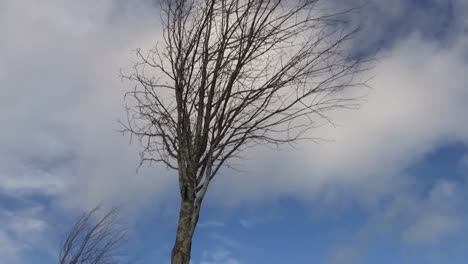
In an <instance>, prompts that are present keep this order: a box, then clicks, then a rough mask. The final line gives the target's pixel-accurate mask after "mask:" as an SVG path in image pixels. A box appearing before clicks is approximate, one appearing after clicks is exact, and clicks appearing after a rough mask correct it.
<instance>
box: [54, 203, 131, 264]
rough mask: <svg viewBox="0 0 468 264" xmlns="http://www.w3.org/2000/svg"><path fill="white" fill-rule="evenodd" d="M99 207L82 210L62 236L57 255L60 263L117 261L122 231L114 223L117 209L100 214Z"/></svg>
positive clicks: (122, 236)
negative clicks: (68, 230)
mask: <svg viewBox="0 0 468 264" xmlns="http://www.w3.org/2000/svg"><path fill="white" fill-rule="evenodd" d="M98 212H99V207H96V208H94V209H92V210H90V211H88V212H86V213H83V214H82V215H81V216H80V217H79V218H78V219H77V220H76V222H75V223H74V224H73V226H72V228H71V230H70V232H69V233H68V235H67V236H66V238H65V240H64V242H63V243H62V247H61V250H60V255H59V263H60V264H117V263H119V262H118V257H119V253H118V248H119V246H121V244H122V242H123V241H125V239H126V230H125V229H124V228H123V227H122V226H121V225H120V224H119V222H118V210H117V209H116V208H114V209H111V210H110V211H108V212H107V213H105V214H104V215H102V216H99V215H98Z"/></svg>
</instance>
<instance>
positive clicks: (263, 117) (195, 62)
mask: <svg viewBox="0 0 468 264" xmlns="http://www.w3.org/2000/svg"><path fill="white" fill-rule="evenodd" d="M162 1H163V2H162V6H161V20H162V25H163V29H164V31H163V35H164V40H163V44H164V45H163V48H158V47H157V46H156V47H155V48H154V49H152V50H150V51H149V52H148V53H146V52H145V53H143V52H142V51H141V50H138V51H137V57H138V62H137V63H136V64H135V66H134V68H133V69H134V71H133V72H132V74H129V75H125V76H124V78H128V79H130V80H131V81H133V82H134V83H136V85H135V87H134V89H132V90H131V91H129V92H128V93H127V94H126V99H127V100H128V101H127V112H128V120H127V121H128V122H127V123H125V124H124V125H125V130H126V131H128V132H130V133H131V134H132V135H133V136H136V137H137V138H138V139H139V141H140V143H141V146H142V151H141V162H142V163H144V162H162V163H164V164H165V165H166V166H167V167H168V168H171V169H174V170H177V172H178V179H179V187H180V196H181V205H180V214H179V220H178V221H179V222H178V228H177V235H176V240H175V245H174V247H173V250H172V257H171V258H172V263H173V264H188V263H189V261H190V254H191V244H192V237H193V235H194V232H195V228H196V225H197V222H198V218H199V214H200V209H201V205H202V202H203V199H204V197H205V195H206V192H207V190H208V187H209V185H210V182H211V181H212V180H213V178H214V176H215V175H217V173H218V171H219V170H220V169H221V168H222V167H224V166H226V165H229V163H228V162H229V161H230V160H232V159H233V158H236V157H239V154H240V153H241V152H242V151H243V150H245V149H246V148H249V147H252V146H255V145H257V144H275V145H279V144H283V143H294V142H296V141H297V140H299V139H306V138H307V136H306V134H305V133H306V132H307V131H308V130H309V129H311V128H314V127H316V126H317V124H318V123H317V120H320V119H321V121H323V119H326V111H328V110H332V109H336V108H351V107H355V106H356V101H355V100H353V98H347V97H346V96H345V94H346V91H344V90H345V89H346V88H350V87H354V86H361V85H363V83H361V82H360V81H357V80H355V78H354V77H355V76H356V73H358V72H359V71H361V70H363V68H362V67H361V66H360V65H361V64H362V63H363V61H360V60H357V59H356V58H353V56H352V54H351V53H350V52H348V51H347V49H346V47H345V46H344V43H345V42H346V41H347V40H349V39H350V38H351V37H352V36H353V35H354V34H355V33H356V32H357V31H358V30H357V29H356V28H351V29H349V28H348V27H349V25H348V24H347V23H346V21H341V20H340V19H341V18H342V17H343V15H344V14H345V13H347V12H350V10H347V11H345V12H335V13H330V11H329V10H325V9H322V8H319V7H318V2H319V1H318V0H288V1H286V0H162ZM140 165H141V164H140Z"/></svg>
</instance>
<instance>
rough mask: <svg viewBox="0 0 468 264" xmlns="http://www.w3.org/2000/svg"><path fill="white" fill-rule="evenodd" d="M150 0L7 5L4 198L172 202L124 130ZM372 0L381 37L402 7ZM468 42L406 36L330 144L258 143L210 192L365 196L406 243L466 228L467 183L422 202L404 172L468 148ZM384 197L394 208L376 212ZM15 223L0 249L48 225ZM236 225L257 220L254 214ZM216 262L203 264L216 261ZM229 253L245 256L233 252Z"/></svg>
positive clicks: (1, 102)
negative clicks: (272, 146)
mask: <svg viewBox="0 0 468 264" xmlns="http://www.w3.org/2000/svg"><path fill="white" fill-rule="evenodd" d="M150 2H151V1H149V0H148V1H144V0H140V1H132V3H131V4H129V3H127V2H126V1H120V0H105V1H92V0H84V1H72V0H66V1H60V0H46V1H41V2H40V3H38V2H37V1H31V0H29V1H27V0H24V1H15V0H9V1H8V0H7V1H0V31H1V32H2V35H0V87H1V91H0V93H1V96H0V123H1V124H3V125H2V129H1V130H0V194H4V195H7V196H8V197H15V198H18V197H22V198H24V196H28V195H30V194H43V195H47V196H49V197H52V198H53V199H55V200H54V201H55V203H54V206H56V205H57V203H59V205H60V206H61V207H62V208H67V209H68V208H76V207H80V208H89V207H94V206H95V205H96V204H97V203H99V202H104V203H113V202H116V203H121V204H124V205H125V204H127V205H128V204H131V205H134V206H135V207H141V206H144V205H145V204H151V205H152V206H153V205H154V204H155V203H156V205H157V204H158V203H161V202H163V201H165V199H167V197H168V196H170V194H168V192H167V190H168V189H170V188H171V187H174V184H175V183H176V182H175V179H174V177H171V176H173V175H170V174H171V173H169V172H167V171H165V170H163V169H161V168H156V169H154V170H152V169H142V171H141V172H140V173H139V174H138V175H135V169H136V166H137V164H138V155H137V147H136V146H135V144H133V145H132V146H130V145H129V144H128V138H127V137H122V136H121V135H120V134H119V133H117V130H118V129H119V126H118V125H117V122H116V120H117V118H119V117H121V116H122V110H123V109H122V106H123V102H122V94H123V92H124V87H125V85H127V84H122V83H120V80H119V79H118V73H119V69H120V67H124V68H125V67H128V65H129V64H130V62H129V60H131V59H132V54H131V51H132V50H133V49H135V48H137V47H148V46H149V45H151V44H152V41H153V40H154V39H155V38H156V37H157V35H158V27H157V19H158V16H157V15H155V14H157V10H155V9H154V7H152V6H151V4H150ZM373 3H374V4H375V6H376V7H377V8H376V10H378V12H376V13H370V14H367V15H366V16H364V19H365V20H367V21H368V22H369V23H370V24H373V27H372V28H371V29H370V30H366V35H364V36H365V38H369V39H372V40H375V39H378V38H381V37H382V34H386V31H385V30H379V29H381V28H383V27H382V26H383V24H385V23H386V22H385V21H388V20H394V19H400V18H399V15H400V14H401V10H403V9H405V8H406V3H405V1H397V2H392V5H391V6H389V4H388V1H380V0H379V1H373ZM454 3H456V7H457V8H455V11H456V14H455V16H456V20H457V21H458V20H459V21H458V25H459V27H466V25H467V24H466V17H467V16H465V15H464V13H466V11H467V10H468V8H467V7H466V3H465V1H462V0H458V1H455V2H454ZM379 19H384V21H380V22H378V21H379ZM463 20H465V21H463ZM381 24H382V25H381ZM427 25H430V23H427ZM369 34H371V35H372V36H371V35H369ZM373 34H375V36H374V35H373ZM359 39H360V40H362V39H361V38H359ZM466 40H467V36H466V35H457V36H455V37H453V42H452V43H451V45H441V44H440V43H439V42H437V41H436V40H432V41H429V40H427V39H425V38H423V37H421V36H420V35H418V34H413V35H411V36H410V37H409V38H406V37H405V39H402V38H399V39H398V41H397V42H396V43H394V45H392V46H391V47H389V48H388V50H385V51H384V52H385V54H384V55H387V57H385V58H383V59H382V60H381V61H380V62H379V63H378V64H377V66H376V67H375V69H373V70H372V71H371V72H370V73H369V75H371V76H375V78H374V79H373V80H372V82H371V86H372V87H373V89H372V90H370V91H366V92H368V93H369V95H368V98H367V102H366V103H365V104H363V106H362V109H361V110H359V111H347V112H337V113H333V114H332V117H333V121H334V122H335V123H336V124H337V125H338V127H337V128H331V127H324V128H322V129H321V130H316V131H314V135H315V136H318V137H323V138H326V139H331V140H333V142H323V143H320V144H301V145H299V146H298V149H297V150H293V151H292V150H285V151H282V152H279V153H278V152H275V151H265V150H264V149H261V148H259V149H257V150H255V151H253V152H251V153H249V157H250V158H251V161H246V162H245V163H244V164H245V165H244V168H245V167H246V168H247V172H246V173H233V172H227V171H225V172H223V174H222V175H219V176H220V177H219V178H218V179H216V181H215V183H214V185H213V187H212V188H211V190H210V195H209V197H210V199H213V200H215V202H217V203H218V205H221V206H225V205H227V204H236V203H243V202H246V203H249V204H250V203H251V201H262V200H269V199H276V198H278V197H280V196H283V195H287V196H292V197H296V198H300V199H305V200H314V201H315V200H318V199H319V200H320V201H322V202H323V204H327V203H331V204H333V203H334V202H337V201H340V200H345V199H350V200H358V201H359V203H360V204H363V205H365V206H367V207H368V208H369V210H371V211H372V212H373V213H374V214H375V215H374V218H372V219H371V222H372V223H371V225H376V226H380V227H382V228H383V229H385V228H387V227H388V228H395V227H394V226H395V225H396V224H398V225H400V226H398V227H397V228H398V230H399V233H400V234H401V239H402V240H403V241H406V242H411V243H437V242H439V241H441V240H443V239H444V238H445V237H447V236H450V235H451V234H453V233H454V232H457V231H460V230H462V229H463V228H464V226H465V225H466V224H465V223H466V221H464V220H466V218H465V217H464V216H460V215H459V214H458V212H457V210H456V209H457V208H459V207H458V204H457V203H458V202H459V201H460V200H462V199H463V197H465V196H463V195H462V194H461V193H463V191H464V190H465V189H463V188H465V187H464V186H459V184H457V183H454V182H441V183H438V184H437V185H435V186H434V187H433V188H432V191H431V192H430V194H429V196H428V197H423V196H421V195H420V194H419V193H413V190H412V189H411V187H412V186H415V185H416V186H417V179H414V178H413V177H412V176H411V175H408V174H406V173H404V170H405V169H406V168H407V167H409V166H411V164H413V163H414V162H415V161H418V160H421V159H423V158H424V157H425V156H426V155H427V154H428V153H430V152H432V151H434V150H435V149H437V148H438V147H439V146H442V145H444V144H447V143H452V142H462V143H465V144H468V116H467V115H466V113H467V112H468V103H467V102H468V89H467V87H466V84H467V83H468V75H467V74H466V72H468V63H467V59H466V58H467V56H466V55H467V53H466ZM369 42H371V41H369ZM361 44H362V45H363V46H365V45H367V44H369V43H361ZM265 164H268V166H265ZM389 196H390V197H392V199H391V202H390V203H389V204H388V205H387V207H385V208H378V207H377V206H376V205H377V204H378V201H380V199H381V198H382V197H389ZM244 204H245V203H244ZM447 205H450V206H447ZM418 208H423V209H424V210H422V209H418ZM135 210H136V211H137V210H139V209H138V208H136V209H135ZM19 213H21V212H12V215H14V216H15V217H16V216H17V215H18V214H19ZM15 217H13V216H9V217H8V219H10V220H11V219H13V218H14V219H16V220H18V221H17V222H16V224H12V223H11V222H10V220H6V221H7V222H8V223H7V224H6V225H4V228H3V229H0V244H2V247H0V255H1V256H2V257H3V256H15V255H16V254H17V252H18V250H20V248H21V247H18V245H17V243H18V241H16V240H14V239H13V238H12V237H11V236H10V235H8V233H7V232H6V231H5V228H8V230H12V231H13V232H15V234H21V233H22V232H23V233H24V234H30V233H41V232H44V228H45V229H46V225H45V224H44V222H43V221H44V220H43V219H42V218H41V217H38V218H35V217H34V216H31V215H28V216H21V217H20V218H15ZM41 219H42V220H41ZM244 221H245V222H244ZM2 223H3V222H2ZM205 224H206V225H210V226H216V225H217V224H220V223H217V222H216V224H215V222H211V223H209V222H207V223H205ZM240 224H241V225H245V226H249V223H248V221H246V220H245V219H244V220H242V221H241V223H240ZM201 225H203V223H202V224H201ZM219 226H221V224H220V225H219ZM21 227H22V228H24V229H21ZM21 236H22V237H24V236H26V235H21ZM217 239H219V240H223V239H224V240H226V243H228V239H227V238H224V237H221V236H219V237H217ZM2 242H4V243H2ZM231 242H232V241H231ZM3 245H6V246H3ZM348 253H350V252H347V251H346V250H344V251H343V253H342V254H343V255H347V254H348ZM351 253H352V252H351ZM213 254H214V253H213ZM351 255H352V254H351ZM207 258H208V259H207V260H205V261H206V262H205V264H207V263H216V262H213V261H220V260H215V256H214V255H213V256H211V255H210V257H208V255H207ZM210 261H211V262H210ZM222 261H225V262H220V263H226V261H231V263H230V264H234V263H237V262H235V261H237V260H236V259H235V258H232V257H230V256H225V258H224V259H223V260H222ZM233 261H234V262H233Z"/></svg>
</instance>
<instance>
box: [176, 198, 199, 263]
mask: <svg viewBox="0 0 468 264" xmlns="http://www.w3.org/2000/svg"><path fill="white" fill-rule="evenodd" d="M193 212H194V208H193V203H192V202H190V201H182V205H181V208H180V213H179V223H178V226H177V235H176V241H175V244H174V247H173V249H172V255H171V263H172V264H189V263H190V252H191V249H192V238H193V233H194V228H192V218H193Z"/></svg>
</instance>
